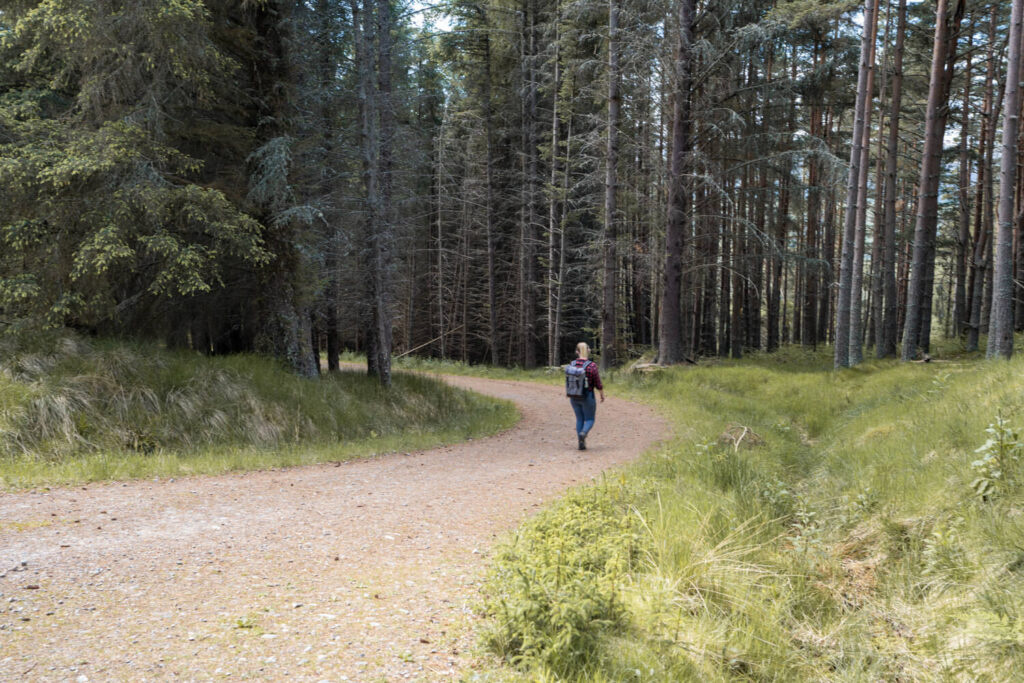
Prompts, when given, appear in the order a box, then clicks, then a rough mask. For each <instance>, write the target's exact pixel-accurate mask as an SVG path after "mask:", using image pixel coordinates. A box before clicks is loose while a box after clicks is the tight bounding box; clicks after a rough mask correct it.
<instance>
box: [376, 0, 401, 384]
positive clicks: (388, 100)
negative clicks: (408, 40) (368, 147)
mask: <svg viewBox="0 0 1024 683" xmlns="http://www.w3.org/2000/svg"><path fill="white" fill-rule="evenodd" d="M393 24H394V18H393V17H392V11H391V2H390V0H377V93H378V107H377V114H378V116H379V117H380V126H379V129H378V131H379V136H380V139H379V142H378V144H377V153H378V154H379V156H380V161H379V163H378V172H379V173H380V181H379V184H380V204H379V211H378V212H377V215H378V216H379V219H380V221H379V224H378V229H377V230H376V231H375V233H374V235H373V238H372V240H373V262H374V263H373V275H372V277H373V290H374V291H373V304H372V305H373V329H374V334H375V336H376V338H377V343H376V348H375V352H376V355H377V361H376V364H375V365H376V373H375V374H376V375H377V379H378V380H379V381H380V383H381V384H382V385H383V386H386V387H389V386H391V347H392V312H391V298H392V289H393V283H392V281H391V280H392V277H393V273H392V262H393V260H394V254H393V250H394V247H393V244H394V241H395V211H394V201H393V195H394V176H393V172H394V163H393V161H392V152H391V150H392V148H393V145H394V140H395V129H396V125H395V105H394V102H393V101H392V93H391V50H392V37H391V31H392V28H393Z"/></svg>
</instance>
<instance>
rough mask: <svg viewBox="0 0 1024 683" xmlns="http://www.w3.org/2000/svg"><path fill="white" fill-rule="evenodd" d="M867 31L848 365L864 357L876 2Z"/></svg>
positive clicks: (858, 362) (859, 361)
mask: <svg viewBox="0 0 1024 683" xmlns="http://www.w3.org/2000/svg"><path fill="white" fill-rule="evenodd" d="M865 29H867V31H868V33H869V34H870V41H871V49H870V54H869V56H868V62H867V68H868V78H867V85H866V90H867V91H866V93H865V97H864V117H863V123H862V124H861V125H862V128H861V134H862V136H863V140H862V142H861V158H860V167H859V169H858V171H859V178H858V181H857V224H856V230H855V234H854V246H853V272H852V274H851V276H850V345H849V349H848V350H847V358H848V364H849V365H851V366H852V365H859V364H860V363H861V362H862V361H863V360H864V351H863V346H862V344H863V339H864V326H863V317H862V313H861V310H862V304H863V297H864V286H863V284H864V243H865V238H866V233H867V215H868V166H869V165H870V158H869V157H870V150H871V111H872V106H871V96H872V93H873V91H874V87H875V49H876V47H875V46H876V45H877V43H878V41H877V40H876V37H877V32H878V5H877V2H876V4H875V12H874V14H873V16H872V17H871V24H870V25H866V26H865Z"/></svg>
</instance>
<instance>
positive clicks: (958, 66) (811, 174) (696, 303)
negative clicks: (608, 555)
mask: <svg viewBox="0 0 1024 683" xmlns="http://www.w3.org/2000/svg"><path fill="white" fill-rule="evenodd" d="M1021 4H1022V3H1021V0H1013V2H1007V1H1005V0H935V1H934V2H920V1H908V0H886V1H885V2H881V1H880V0H865V1H864V2H863V4H858V3H855V2H828V1H820V2H819V1H813V0H769V1H761V0H743V1H740V0H701V1H700V2H697V0H676V1H675V2H673V3H665V2H655V1H653V0H628V1H627V0H609V2H607V3H596V2H591V1H589V0H518V1H515V2H513V1H510V0H446V2H443V3H440V4H437V5H429V6H428V5H420V4H406V3H400V2H393V1H392V0H344V1H339V0H304V1H298V0H223V1H218V2H214V1H206V2H204V1H202V0H139V1H137V2H121V1H119V0H7V1H5V2H3V3H0V50H2V55H0V197H2V204H0V225H2V230H0V237H2V240H3V251H2V254H0V312H2V325H3V327H4V328H5V329H8V330H10V329H21V328H24V327H37V326H49V327H71V328H74V329H77V330H80V331H83V332H86V333H89V334H100V335H113V336H122V337H135V338H150V339H157V340H161V341H163V342H164V343H166V345H167V346H168V347H170V348H193V349H196V350H198V351H201V352H203V353H207V354H228V353H233V352H238V351H258V352H264V353H268V354H272V355H274V356H277V357H279V358H282V359H284V360H285V361H287V363H288V364H290V366H291V367H293V368H294V370H295V371H297V372H298V373H300V374H304V375H315V374H316V373H317V372H319V371H320V363H319V362H318V361H317V359H318V358H319V357H320V355H321V354H322V353H326V357H327V368H328V369H332V370H333V369H336V368H337V367H338V357H339V354H340V353H341V352H342V351H343V350H345V349H349V350H357V351H361V352H365V353H366V355H367V358H368V366H369V371H370V373H371V374H374V375H376V376H378V377H379V378H380V380H381V382H383V383H385V384H387V383H388V382H390V372H391V369H390V365H391V358H392V356H393V355H394V354H399V353H407V352H410V353H416V354H422V355H428V356H433V357H440V358H452V359H458V360H463V361H468V362H471V363H482V362H488V363H493V364H498V365H519V366H523V367H526V368H530V367H535V366H538V365H544V364H547V365H554V364H557V363H559V362H560V361H564V360H565V359H566V358H567V356H568V355H569V354H570V353H571V349H572V348H573V345H574V344H575V342H576V341H578V340H580V339H586V340H588V341H591V342H593V343H594V345H595V346H596V347H597V348H598V350H599V355H600V359H601V363H602V365H603V366H605V367H609V366H612V365H615V364H618V363H622V362H624V361H626V360H627V359H630V358H633V357H636V356H638V355H640V353H642V352H643V351H644V350H646V349H649V348H650V349H657V360H658V361H659V362H661V363H664V364H671V363H678V362H682V361H685V360H688V359H697V358H700V357H708V356H716V355H718V356H726V355H728V356H732V357H740V356H742V355H743V354H745V353H748V352H750V351H767V352H772V351H775V350H777V349H779V348H780V347H781V346H783V345H787V344H796V345H802V346H805V347H815V346H818V345H822V344H834V349H835V364H836V366H837V367H843V366H849V365H855V364H857V363H859V362H861V360H862V359H863V358H864V357H865V356H868V355H877V356H879V357H885V356H896V355H898V356H899V357H901V358H903V359H904V360H910V359H913V358H918V357H921V356H922V354H927V353H929V350H930V347H931V345H932V341H933V339H934V337H935V336H936V335H942V336H946V337H960V338H961V339H962V343H963V345H964V346H965V347H966V348H967V349H968V350H974V349H978V347H979V345H980V344H981V343H982V340H983V339H984V335H986V334H988V348H987V350H988V354H989V355H990V356H993V355H995V356H1009V355H1010V354H1011V353H1012V350H1013V349H1012V333H1013V331H1014V330H1020V329H1022V328H1024V286H1022V285H1021V281H1022V280H1024V276H1022V275H1021V272H1022V271H1024V237H1022V229H1024V220H1022V215H1021V209H1022V207H1024V181H1022V174H1020V173H1018V172H1017V171H1018V167H1019V165H1020V164H1021V162H1022V157H1021V151H1020V150H1021V147H1020V145H1019V144H1018V138H1019V136H1020V130H1019V125H1018V120H1019V114H1020V108H1021V98H1020V93H1019V82H1020V80H1021V78H1020V69H1021V63H1020V52H1021V43H1020V40H1021V38H1020V33H1021Z"/></svg>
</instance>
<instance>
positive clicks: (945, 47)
mask: <svg viewBox="0 0 1024 683" xmlns="http://www.w3.org/2000/svg"><path fill="white" fill-rule="evenodd" d="M954 1H956V2H957V8H956V11H955V12H954V15H953V18H952V21H950V18H949V12H948V0H938V5H937V7H936V10H935V39H934V43H933V45H932V68H931V76H930V79H929V84H928V105H927V111H926V114H925V140H924V151H923V153H922V158H921V173H920V178H919V180H918V194H919V198H918V202H917V222H916V225H915V227H914V252H913V258H912V261H911V266H910V283H909V285H908V287H907V317H906V322H905V324H904V329H903V350H902V353H901V358H902V359H903V360H904V361H908V360H911V359H912V358H914V356H916V355H917V351H918V349H919V348H921V344H922V341H923V340H927V339H928V337H929V335H927V334H925V330H923V329H922V328H923V324H922V323H923V321H924V320H930V316H927V315H925V311H924V310H923V308H924V306H925V305H926V303H927V302H928V301H929V300H930V296H928V293H927V292H926V291H925V288H926V285H927V284H928V279H929V278H928V274H929V271H930V269H929V262H930V261H932V262H933V261H934V253H935V233H936V229H937V227H938V210H939V176H940V173H941V170H942V169H941V165H940V162H941V159H942V139H943V136H944V135H945V132H946V117H947V114H948V108H947V106H946V105H947V104H948V102H949V86H950V83H951V81H952V77H953V69H952V62H953V57H954V55H955V54H956V41H957V37H958V35H959V26H960V19H961V18H962V17H963V12H964V5H963V0H954Z"/></svg>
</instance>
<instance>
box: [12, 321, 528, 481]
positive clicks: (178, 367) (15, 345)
mask: <svg viewBox="0 0 1024 683" xmlns="http://www.w3.org/2000/svg"><path fill="white" fill-rule="evenodd" d="M2 358H3V360H2V361H0V487H28V486H41V485H51V484H58V483H74V482H81V481H97V480H105V479H128V478H139V477H153V476H181V475H187V474H210V473H217V472H225V471H232V470H242V469H263V468H268V467H284V466H291V465H301V464H310V463H314V462H325V461H337V460H343V459H349V458H353V457H360V456H365V455H371V454H375V453H386V452H392V451H409V450H413V449H421V448H428V447H431V446H435V445H437V444H440V443H450V442H454V441H460V440H464V439H466V438H472V437H476V436H481V435H484V434H489V433H493V432H495V431H499V430H501V429H504V428H507V427H509V426H511V425H512V424H513V423H514V422H515V420H516V419H517V414H516V411H515V409H514V407H512V406H511V404H509V403H507V402H504V401H498V400H495V399H490V398H487V397H483V396H478V395H474V394H471V393H469V392H465V391H461V390H458V389H455V388H453V387H450V386H448V385H445V384H443V383H441V382H438V381H437V380H434V379H432V378H429V377H423V376H419V375H415V374H408V373H398V374H396V375H395V377H394V387H393V388H392V389H391V390H384V389H382V388H381V387H380V386H379V384H378V383H377V382H376V380H374V379H373V378H370V377H367V376H365V374H363V373H359V372H343V373H340V374H339V375H337V376H324V377H323V378H321V379H314V380H306V379H301V378H299V377H296V376H294V375H292V374H291V373H289V372H288V371H287V370H286V369H284V368H283V367H281V366H280V365H278V364H277V363H276V362H274V361H272V360H269V359H266V358H262V357H259V356H255V355H239V356H230V357H225V358H206V357H203V356H199V355H196V354H193V353H188V352H166V351H162V350H160V349H158V348H156V347H153V346H147V345H143V344H127V343H121V342H112V341H89V342H86V341H85V340H83V339H81V338H77V337H73V336H62V337H60V338H57V339H48V340H38V339H36V340H25V339H22V340H11V339H9V340H7V341H6V342H5V347H4V349H3V354H2Z"/></svg>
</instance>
